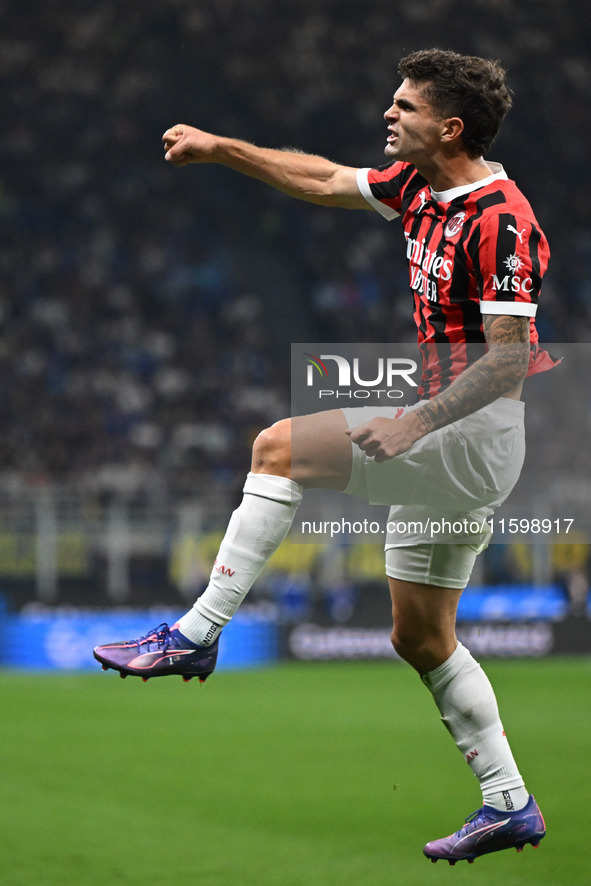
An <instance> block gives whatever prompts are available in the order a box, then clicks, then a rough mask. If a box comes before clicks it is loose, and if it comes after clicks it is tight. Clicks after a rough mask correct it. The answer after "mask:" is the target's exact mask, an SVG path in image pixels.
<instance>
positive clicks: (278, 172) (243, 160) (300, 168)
mask: <svg viewBox="0 0 591 886" xmlns="http://www.w3.org/2000/svg"><path fill="white" fill-rule="evenodd" d="M162 138H163V141H164V147H165V150H166V155H165V159H166V160H168V161H169V162H170V163H172V164H173V165H174V166H179V167H181V166H186V165H187V164H188V163H219V164H221V165H223V166H227V167H229V168H230V169H234V170H236V171H237V172H241V173H242V174H243V175H248V176H250V177H251V178H256V179H258V180H259V181H262V182H265V184H268V185H271V186H272V187H274V188H276V189H277V190H279V191H282V192H283V193H284V194H288V195H289V196H290V197H296V198H297V199H299V200H305V201H307V202H309V203H317V204H319V205H321V206H338V207H341V208H343V209H371V206H370V205H369V204H368V203H367V201H366V200H365V198H364V197H363V196H362V195H361V194H360V192H359V188H358V187H357V169H356V168H354V167H352V166H342V165H339V164H338V163H333V162H332V161H331V160H327V159H325V158H324V157H319V156H316V155H312V154H303V153H300V152H299V151H295V150H277V149H273V148H259V147H257V146H256V145H251V144H249V143H248V142H245V141H241V140H240V139H233V138H224V137H223V136H218V135H213V134H212V133H208V132H203V131H202V130H200V129H195V128H194V127H193V126H186V125H185V124H178V125H176V126H173V127H172V128H171V129H168V130H167V131H166V132H165V133H164V135H163V137H162Z"/></svg>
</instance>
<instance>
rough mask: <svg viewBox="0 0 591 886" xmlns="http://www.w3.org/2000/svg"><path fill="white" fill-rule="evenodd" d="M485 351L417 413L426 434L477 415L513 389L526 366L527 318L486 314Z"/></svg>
mask: <svg viewBox="0 0 591 886" xmlns="http://www.w3.org/2000/svg"><path fill="white" fill-rule="evenodd" d="M483 329H484V335H485V338H486V341H487V344H488V348H489V350H488V352H487V353H486V354H485V355H484V356H483V357H481V358H480V359H479V360H477V361H476V362H475V363H473V364H472V366H469V367H468V368H467V369H465V370H464V372H462V373H461V374H460V375H459V376H458V378H457V379H456V380H455V381H454V382H453V384H451V385H450V386H449V388H447V389H446V390H445V391H443V392H442V393H441V394H438V396H437V397H434V398H433V400H430V401H429V402H428V403H425V404H424V406H421V407H420V408H419V409H417V410H416V415H417V418H419V419H420V421H421V423H422V425H423V427H424V428H425V431H426V432H429V431H434V430H436V429H437V428H441V427H443V426H444V425H447V424H450V423H451V422H453V421H456V420H457V419H459V418H463V417H464V416H465V415H469V414H470V413H471V412H476V410H477V409H481V408H482V407H483V406H486V405H487V404H488V403H492V401H493V400H496V399H497V398H498V397H502V396H503V394H506V393H507V392H508V391H510V390H511V389H512V388H514V387H516V385H518V384H519V383H520V382H521V381H522V380H523V379H524V378H525V375H526V373H527V368H528V364H529V318H528V317H509V316H505V315H498V316H497V315H494V314H486V315H484V317H483Z"/></svg>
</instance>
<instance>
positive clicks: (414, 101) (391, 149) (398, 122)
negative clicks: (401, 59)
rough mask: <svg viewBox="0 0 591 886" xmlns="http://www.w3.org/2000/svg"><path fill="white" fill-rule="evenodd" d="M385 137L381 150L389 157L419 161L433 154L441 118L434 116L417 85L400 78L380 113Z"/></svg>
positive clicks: (416, 163) (440, 130) (439, 137)
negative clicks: (386, 107)
mask: <svg viewBox="0 0 591 886" xmlns="http://www.w3.org/2000/svg"><path fill="white" fill-rule="evenodd" d="M384 119H385V120H386V122H387V124H388V132H389V135H388V138H387V144H386V147H385V149H384V153H385V155H386V157H388V159H389V160H405V161H408V162H411V163H414V164H415V165H420V164H421V161H423V162H425V161H426V160H429V159H430V158H431V157H433V154H434V153H435V151H436V150H437V148H438V147H439V146H440V145H441V135H442V130H443V121H442V120H440V119H437V118H436V116H435V114H434V111H433V108H432V106H431V103H430V102H429V101H428V99H426V98H424V97H423V95H422V89H421V87H420V86H416V85H414V84H412V83H411V82H410V81H409V80H404V81H403V83H402V86H401V87H400V88H399V89H398V90H397V91H396V94H395V95H394V101H393V102H392V106H391V107H390V108H388V110H387V111H386V113H385V114H384Z"/></svg>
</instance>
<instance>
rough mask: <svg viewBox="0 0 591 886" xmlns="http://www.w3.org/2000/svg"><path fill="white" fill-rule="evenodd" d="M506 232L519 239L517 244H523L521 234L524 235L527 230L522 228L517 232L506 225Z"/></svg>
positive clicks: (511, 226)
mask: <svg viewBox="0 0 591 886" xmlns="http://www.w3.org/2000/svg"><path fill="white" fill-rule="evenodd" d="M507 230H508V231H511V233H513V234H515V235H516V236H517V237H519V242H520V243H523V240H522V237H523V234H525V231H526V230H527V229H526V228H523V229H522V230H521V231H518V230H517V228H514V227H513V225H507Z"/></svg>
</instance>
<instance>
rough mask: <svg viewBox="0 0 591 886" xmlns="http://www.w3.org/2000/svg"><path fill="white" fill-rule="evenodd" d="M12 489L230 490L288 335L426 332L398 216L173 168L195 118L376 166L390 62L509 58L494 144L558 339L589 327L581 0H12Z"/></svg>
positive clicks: (3, 358) (2, 463)
mask: <svg viewBox="0 0 591 886" xmlns="http://www.w3.org/2000/svg"><path fill="white" fill-rule="evenodd" d="M0 9H1V12H2V19H3V26H2V31H1V33H0V71H1V76H2V85H3V93H4V96H5V101H4V112H3V113H4V122H3V126H2V127H1V129H0V157H1V170H2V171H1V173H0V225H1V229H2V247H1V258H0V262H1V288H0V402H1V403H2V416H3V433H2V435H1V436H0V490H2V491H3V492H4V493H6V494H11V493H12V494H18V493H19V490H20V489H22V488H23V486H29V487H30V486H31V485H40V484H44V483H52V484H58V485H61V486H63V487H67V488H83V489H90V490H95V491H98V492H100V493H103V494H105V495H109V493H111V492H117V493H118V494H125V495H127V496H128V497H129V498H130V499H135V500H138V499H141V500H143V501H145V502H146V503H149V502H150V501H153V500H155V499H159V500H162V499H170V498H175V497H179V496H185V495H188V496H189V495H190V496H193V495H199V496H204V497H205V500H207V499H208V498H209V497H214V496H215V497H217V498H219V497H220V496H229V497H231V496H232V495H234V494H235V493H236V491H237V490H238V489H239V488H240V487H241V484H242V481H243V476H244V473H245V470H246V469H247V467H248V464H249V448H250V443H251V441H252V439H253V436H254V435H255V434H256V433H257V432H258V430H259V429H260V428H261V427H263V426H264V425H266V424H268V423H269V422H272V421H275V420H276V419H278V418H280V417H282V416H285V415H287V414H289V408H290V406H289V345H290V342H293V341H335V342H338V341H371V340H376V341H381V340H384V339H388V340H391V341H401V342H402V341H409V340H412V339H413V336H414V333H413V329H412V326H411V324H410V310H409V295H408V294H407V283H406V270H405V266H404V263H403V255H402V252H403V251H402V248H401V245H400V240H399V232H398V231H396V230H394V227H393V226H388V225H385V224H383V222H382V221H381V220H380V219H379V218H377V216H376V217H375V218H372V217H370V216H369V215H367V214H365V213H339V212H336V211H335V212H332V211H327V210H324V209H319V208H315V207H312V206H305V205H303V204H295V203H292V202H290V201H289V200H287V199H286V198H283V197H282V196H281V195H279V194H276V193H274V192H272V191H271V190H270V189H265V188H264V187H262V186H261V185H260V184H258V183H256V182H251V181H248V180H243V179H242V178H240V177H239V176H237V175H235V174H234V173H231V172H229V171H227V170H220V169H217V168H215V167H202V168H197V167H191V168H189V169H184V170H175V169H173V168H171V167H169V166H168V165H167V164H166V163H165V162H164V161H163V159H162V149H161V144H160V137H161V134H162V132H163V131H164V130H165V129H166V128H167V127H168V126H170V125H172V124H173V123H175V122H179V121H183V122H187V123H192V124H194V125H198V126H201V127H202V128H205V129H212V130H214V131H218V132H221V133H223V134H226V135H235V136H238V137H242V138H245V139H248V140H251V141H255V142H258V143H263V144H267V145H271V146H278V147H279V146H285V145H293V146H297V147H298V148H301V149H303V150H305V151H310V152H317V153H322V154H324V155H326V156H330V157H331V158H333V159H335V160H337V161H341V162H344V163H348V164H351V165H359V166H364V165H378V164H380V163H381V162H382V157H383V154H382V150H383V142H384V124H383V121H382V119H381V115H382V113H383V111H384V110H385V108H386V107H387V106H388V104H389V102H390V99H391V95H392V92H393V90H394V89H395V88H396V86H397V82H398V77H397V74H396V62H397V60H398V58H399V57H400V56H401V55H403V54H405V53H406V52H408V51H411V50H413V49H417V48H420V47H422V46H429V45H440V46H443V47H445V48H448V47H449V48H453V49H456V50H459V51H462V52H473V53H478V54H482V55H486V56H492V57H496V58H500V59H502V61H503V63H504V64H505V66H506V67H507V68H508V69H509V76H510V82H511V85H512V87H513V89H514V91H515V106H514V109H513V111H512V112H511V114H510V115H509V117H508V119H507V121H506V124H505V128H504V131H503V133H502V135H501V136H500V137H499V139H498V142H497V144H496V145H495V146H494V148H493V151H492V152H491V157H492V158H494V159H498V160H500V161H501V162H503V164H504V165H505V168H506V170H507V172H508V174H509V175H510V176H511V177H513V178H516V179H517V181H518V183H519V184H520V186H521V187H522V189H523V190H524V191H525V193H526V195H527V196H528V197H529V198H530V199H531V201H532V203H533V205H534V208H535V210H536V213H537V215H538V218H539V219H540V221H541V223H542V225H543V227H544V228H545V230H546V231H547V234H548V237H549V240H550V243H551V246H552V251H553V262H552V268H551V272H550V273H549V275H548V277H547V283H546V286H545V289H544V293H543V307H542V310H541V311H540V314H539V329H540V335H541V338H542V339H543V340H544V341H546V342H550V341H554V342H560V341H567V342H573V341H574V342H584V341H587V340H588V339H589V337H590V336H591V284H590V280H591V218H590V217H589V213H588V187H587V185H588V176H589V172H588V160H589V148H588V133H589V130H590V126H591V119H590V116H591V112H590V107H591V102H590V98H591V59H590V57H589V52H588V47H589V35H588V33H586V29H588V24H587V25H585V24H584V22H585V21H586V7H585V5H584V3H583V0H572V2H571V3H570V4H569V9H568V14H565V11H564V9H563V6H562V5H561V4H559V3H555V2H554V0H539V2H537V3H536V4H528V3H523V2H519V0H413V2H410V3H407V4H392V3H391V2H389V0H373V2H359V0H338V2H337V0H298V3H290V2H278V0H249V2H248V3H244V2H240V0H200V2H199V0H198V2H195V0H168V2H165V3H162V2H158V3H156V2H152V0H145V2H141V3H140V2H137V0H131V2H128V3H125V4H120V3H117V2H115V0H86V2H85V0H77V2H74V0H54V2H53V3H51V4H46V3H40V2H38V0H34V2H29V3H26V4H23V3H18V2H15V0H2V2H0Z"/></svg>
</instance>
